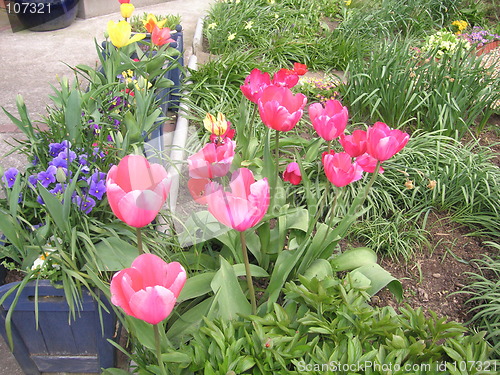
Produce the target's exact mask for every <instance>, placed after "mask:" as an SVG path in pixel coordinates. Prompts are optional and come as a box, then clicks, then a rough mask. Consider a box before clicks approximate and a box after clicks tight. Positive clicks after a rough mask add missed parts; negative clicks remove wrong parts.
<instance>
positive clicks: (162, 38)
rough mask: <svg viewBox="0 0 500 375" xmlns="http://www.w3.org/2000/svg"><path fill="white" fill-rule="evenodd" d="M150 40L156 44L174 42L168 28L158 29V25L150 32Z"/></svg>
mask: <svg viewBox="0 0 500 375" xmlns="http://www.w3.org/2000/svg"><path fill="white" fill-rule="evenodd" d="M151 41H152V42H153V44H154V45H156V46H163V45H164V44H167V43H172V42H175V40H173V39H172V38H171V35H170V29H169V28H168V27H163V28H161V29H160V28H159V27H158V26H155V28H154V29H153V32H152V33H151Z"/></svg>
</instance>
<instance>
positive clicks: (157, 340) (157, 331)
mask: <svg viewBox="0 0 500 375" xmlns="http://www.w3.org/2000/svg"><path fill="white" fill-rule="evenodd" d="M158 326H159V324H154V325H153V329H154V332H155V346H156V357H157V358H158V366H160V371H161V374H162V375H167V370H166V368H165V365H164V364H163V361H162V360H161V345H160V329H159V327H158Z"/></svg>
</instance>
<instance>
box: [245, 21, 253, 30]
mask: <svg viewBox="0 0 500 375" xmlns="http://www.w3.org/2000/svg"><path fill="white" fill-rule="evenodd" d="M252 26H253V21H247V22H246V25H245V30H250V29H251V28H252Z"/></svg>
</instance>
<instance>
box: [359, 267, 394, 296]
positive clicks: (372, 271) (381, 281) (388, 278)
mask: <svg viewBox="0 0 500 375" xmlns="http://www.w3.org/2000/svg"><path fill="white" fill-rule="evenodd" d="M356 274H361V275H363V276H364V277H366V278H368V279H370V282H371V283H370V287H369V288H368V290H367V291H366V292H367V293H368V294H370V295H371V296H373V295H375V294H377V293H378V292H379V291H380V290H381V289H382V288H384V287H387V288H388V289H389V290H390V291H391V292H392V294H394V296H395V297H396V299H397V300H398V302H400V301H402V300H403V286H402V285H401V282H400V281H399V280H398V279H396V278H395V277H394V276H392V275H391V274H390V273H389V272H388V271H386V270H384V269H383V268H382V267H381V266H380V265H379V264H377V263H371V264H365V265H363V266H361V267H359V268H356V269H355V270H353V271H351V275H353V276H356Z"/></svg>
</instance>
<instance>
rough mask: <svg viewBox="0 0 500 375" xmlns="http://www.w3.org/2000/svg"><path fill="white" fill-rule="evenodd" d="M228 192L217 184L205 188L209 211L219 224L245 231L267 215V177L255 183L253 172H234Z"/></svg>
mask: <svg viewBox="0 0 500 375" xmlns="http://www.w3.org/2000/svg"><path fill="white" fill-rule="evenodd" d="M229 185H230V187H231V192H230V193H228V192H225V191H224V189H223V187H222V186H221V185H220V184H218V183H217V182H211V183H209V184H208V185H207V186H206V191H205V192H206V194H205V196H206V199H207V202H208V211H209V212H210V213H211V214H212V215H214V217H215V218H216V219H217V220H219V222H221V223H222V224H224V225H226V226H228V227H230V228H233V229H235V230H237V231H240V232H244V231H245V230H247V229H248V228H251V227H253V226H254V225H256V224H257V223H258V222H259V221H260V220H261V219H262V218H263V217H264V215H265V214H266V212H267V208H268V207H269V203H270V193H269V183H268V182H267V179H266V178H263V179H262V180H259V181H255V179H254V176H253V173H252V171H250V170H249V169H247V168H240V169H238V170H237V171H236V172H234V173H233V176H232V179H231V182H230V184H229Z"/></svg>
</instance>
